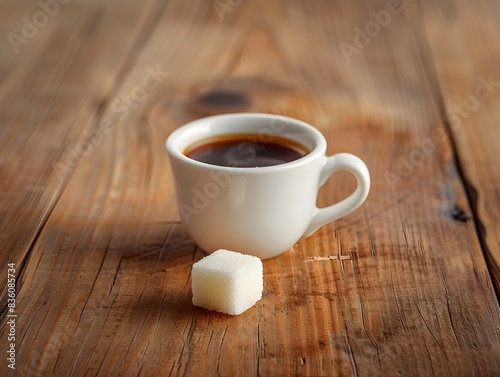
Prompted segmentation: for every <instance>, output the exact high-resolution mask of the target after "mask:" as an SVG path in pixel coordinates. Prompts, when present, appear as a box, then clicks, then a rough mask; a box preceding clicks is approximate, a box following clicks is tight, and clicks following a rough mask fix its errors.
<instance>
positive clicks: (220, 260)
mask: <svg viewBox="0 0 500 377" xmlns="http://www.w3.org/2000/svg"><path fill="white" fill-rule="evenodd" d="M262 273H263V269H262V261H261V260H260V259H259V258H257V257H254V256H251V255H245V254H240V253H236V252H234V251H229V250H224V249H220V250H217V251H215V252H214V253H212V254H210V255H207V256H206V257H204V258H203V259H201V260H199V261H198V262H196V263H195V264H193V268H192V270H191V278H192V289H193V304H194V305H196V306H201V307H203V308H206V309H209V310H217V311H218V312H221V313H227V314H232V315H237V314H241V313H243V312H244V311H245V310H247V309H249V308H251V307H252V306H253V305H254V304H255V303H256V302H257V301H259V300H260V298H261V297H262V290H263V279H262Z"/></svg>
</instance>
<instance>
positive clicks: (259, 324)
mask: <svg viewBox="0 0 500 377" xmlns="http://www.w3.org/2000/svg"><path fill="white" fill-rule="evenodd" d="M232 4H233V5H231V7H230V8H224V9H226V10H225V12H223V14H222V16H221V13H220V12H221V10H220V9H218V8H215V7H214V4H213V3H211V2H197V3H196V4H195V2H182V1H180V0H179V1H174V0H171V1H169V2H168V3H166V2H163V1H149V2H146V3H137V2H117V1H108V2H105V3H102V2H97V1H95V2H83V1H74V2H71V3H69V4H67V5H65V6H64V7H61V9H60V10H59V13H58V14H56V15H55V16H54V17H53V18H51V20H50V22H49V23H48V24H47V26H46V27H44V28H43V29H41V30H40V31H39V32H38V34H37V35H36V36H35V37H34V38H33V39H32V40H30V41H29V43H27V44H26V45H23V46H22V50H21V51H20V52H19V54H15V53H14V52H13V51H12V48H11V46H10V45H9V43H8V41H7V42H5V41H6V39H5V40H4V44H2V45H1V47H0V48H1V53H2V65H1V66H0V77H1V78H2V83H3V85H2V86H0V96H1V98H2V102H0V103H1V105H0V117H1V118H0V119H1V128H0V174H1V175H0V177H1V181H0V189H1V190H2V191H1V192H2V194H1V196H0V213H1V214H2V215H3V216H2V217H1V218H0V232H1V234H0V250H1V258H0V259H1V262H2V269H6V266H7V263H9V262H14V263H16V266H17V273H18V276H19V277H18V282H17V285H18V286H17V288H18V290H17V313H18V319H17V327H16V330H17V334H16V344H17V356H16V364H17V365H16V367H17V370H16V371H10V370H8V369H7V366H6V365H5V363H4V364H2V368H5V369H3V370H5V373H6V375H12V376H13V375H17V374H18V375H28V376H45V375H54V376H66V375H75V376H80V375H90V376H93V375H100V376H107V375H116V376H123V375H126V376H129V375H130V376H135V375H144V376H151V375H172V376H177V375H179V376H180V375H186V376H197V375H200V376H211V375H213V376H215V375H222V376H235V375H243V376H246V375H267V376H288V375H304V376H306V375H307V376H349V375H353V376H399V375H402V376H412V375H419V376H429V375H437V376H444V375H453V376H471V375H481V376H483V375H484V376H488V375H496V374H498V372H499V371H500V347H499V344H500V342H499V340H500V336H499V334H500V321H499V320H500V308H499V305H498V299H497V296H496V295H495V291H494V284H493V280H494V281H496V282H497V283H498V275H497V273H498V272H497V271H498V270H497V269H496V268H497V267H498V255H499V253H500V248H499V242H498V237H497V235H498V234H499V232H498V224H497V221H496V220H497V219H498V208H499V206H498V205H496V203H498V195H497V194H498V193H497V192H496V191H495V190H497V189H498V184H496V182H497V181H498V173H497V171H498V169H495V167H496V166H498V158H497V156H496V154H495V153H494V152H495V146H496V145H498V144H497V143H498V138H496V137H495V135H497V134H498V131H497V128H498V127H496V126H495V119H496V118H495V114H496V113H495V104H496V103H498V98H499V97H498V96H499V94H498V93H496V92H493V93H492V95H491V96H490V97H489V98H488V99H487V101H483V102H481V103H480V104H479V105H478V107H477V110H475V111H474V112H473V113H471V114H470V117H468V118H465V117H464V119H463V122H462V123H461V126H460V127H453V124H452V122H451V121H450V115H449V114H448V116H447V115H446V114H447V109H448V108H449V106H450V104H453V103H461V102H462V101H464V100H465V98H466V97H467V96H468V95H470V93H471V91H472V93H473V91H474V88H475V85H476V80H477V76H478V75H482V76H483V77H485V78H487V77H488V75H489V74H490V73H491V74H492V77H493V78H494V79H495V78H499V79H500V73H498V74H497V71H498V68H497V67H496V65H495V61H496V59H495V57H497V56H498V51H497V50H498V49H497V50H494V49H493V51H492V49H488V50H487V49H486V45H484V44H481V43H480V41H483V40H488V41H491V43H492V44H493V43H494V41H496V40H498V29H497V27H496V24H495V23H494V20H495V17H494V15H495V12H497V13H498V6H497V5H495V4H494V3H493V2H490V1H486V0H484V1H482V2H478V3H477V4H478V5H474V6H473V5H468V4H467V3H466V2H465V1H456V2H451V1H441V2H439V3H436V4H434V2H430V1H421V2H417V1H406V2H404V3H403V4H402V5H401V7H400V10H401V11H400V12H397V13H393V14H392V13H390V14H391V18H390V21H389V22H388V24H387V26H383V27H379V29H380V31H379V32H378V33H376V35H375V36H374V37H372V38H370V41H369V43H368V45H367V46H366V47H363V48H361V49H360V51H359V53H355V54H352V55H351V56H350V57H349V59H346V56H345V54H344V53H343V52H342V48H341V47H340V46H341V43H342V42H345V43H349V44H354V43H355V35H356V29H355V28H356V27H359V28H361V29H364V28H365V27H366V25H367V24H368V23H369V22H371V21H373V20H374V16H373V12H378V13H377V14H381V13H380V12H381V11H382V10H387V9H388V3H387V2H385V1H375V2H363V1H359V2H356V3H352V2H307V3H304V2H299V1H287V2H285V1H275V2H269V1H254V2H246V1H242V2H241V3H239V5H236V4H237V2H233V3H232ZM475 4H476V3H475ZM0 7H1V8H2V10H4V9H7V8H8V9H9V12H10V15H9V16H7V14H8V12H7V11H2V12H0V19H1V20H2V23H1V24H0V25H2V35H6V34H7V33H8V32H9V31H11V30H17V29H19V28H20V26H21V21H20V19H21V17H23V16H27V17H31V15H33V14H34V13H35V12H36V11H38V10H39V9H38V8H37V5H36V4H35V5H33V4H32V5H25V4H20V3H17V2H9V3H7V4H3V5H1V6H0ZM398 9H399V8H398ZM493 11H495V12H493ZM370 12H372V13H370ZM384 14H386V13H384ZM481 20H482V21H481ZM3 21H5V22H3ZM481 22H482V23H481ZM471 25H476V28H474V27H472V26H471ZM476 30H479V31H478V32H476ZM488 46H489V47H491V45H488ZM470 50H472V51H475V54H470V53H468V51H470ZM4 57H5V58H4ZM348 60H350V61H348ZM155 72H156V73H155ZM145 83H146V84H145ZM232 111H259V112H271V113H280V114H285V115H289V116H293V117H296V118H299V119H302V120H305V121H307V122H309V123H311V124H313V125H315V126H316V127H318V129H320V130H321V131H322V132H323V134H324V135H325V137H326V138H327V140H328V143H329V150H328V153H330V154H332V153H337V152H341V151H342V152H344V151H345V152H350V153H354V154H356V155H358V156H360V157H361V158H362V159H363V160H365V161H366V162H367V164H368V167H369V169H370V172H371V175H372V180H373V182H372V191H371V193H370V196H369V199H368V201H367V202H366V203H365V204H364V205H363V207H362V208H360V209H359V210H358V211H356V212H355V213H353V214H351V215H349V216H348V217H346V218H344V219H341V220H339V221H337V222H336V223H335V224H333V225H329V226H326V227H324V228H322V229H321V230H319V231H318V232H317V233H315V234H314V235H313V236H312V237H309V238H307V239H302V240H300V242H299V243H297V245H295V246H294V247H293V248H292V249H291V250H290V251H289V252H288V253H286V254H284V255H283V256H280V257H278V258H275V259H272V260H268V261H265V262H264V275H265V276H264V284H265V286H264V297H263V298H262V300H261V301H259V302H258V303H257V305H256V306H255V307H253V308H251V309H250V310H248V311H247V312H245V313H243V314H242V315H240V316H237V317H231V316H227V315H223V314H219V313H216V312H210V311H206V310H204V309H200V308H196V307H194V306H193V305H192V304H191V297H190V269H191V265H192V263H193V262H195V261H197V260H199V259H200V258H202V257H203V255H204V254H203V252H202V251H200V250H199V249H198V248H197V247H196V245H195V244H194V243H193V242H192V241H191V240H190V239H189V237H188V235H187V234H186V232H185V229H184V227H183V226H182V225H181V223H180V222H179V216H178V215H177V209H176V205H175V197H174V192H173V186H172V178H171V175H170V171H169V165H168V159H167V156H166V153H165V151H164V140H165V139H166V137H167V136H168V135H169V134H170V132H171V131H172V130H174V129H175V128H177V127H179V126H180V125H182V124H183V123H185V122H186V121H188V120H191V119H196V118H199V117H201V116H205V115H210V114H216V113H223V112H232ZM79 151H80V152H79ZM82 151H85V153H81V152H82ZM65 167H67V169H66V168H65ZM61 169H62V170H61ZM61 172H63V173H61ZM352 188H353V180H352V178H351V177H349V176H347V175H344V174H339V175H337V176H336V177H333V178H332V179H331V180H329V181H328V182H327V184H326V185H325V186H324V187H323V188H322V189H321V191H320V197H319V199H318V203H319V204H320V205H326V204H328V203H332V202H334V201H336V200H339V199H340V198H342V197H344V196H346V195H348V193H349V192H350V191H351V190H352ZM474 193H477V203H476V202H475V201H474V198H475V196H474V195H473V194H474ZM483 230H484V231H483ZM487 261H488V263H487ZM492 279H493V280H492ZM497 287H498V285H497ZM6 303H7V301H6V286H2V296H1V304H2V306H1V308H2V312H1V316H0V320H1V321H0V326H1V327H0V339H1V341H0V351H1V352H2V354H6V351H7V349H8V348H7V346H8V344H7V342H6V341H5V339H6V338H7V335H6V334H7V332H8V326H7V307H6Z"/></svg>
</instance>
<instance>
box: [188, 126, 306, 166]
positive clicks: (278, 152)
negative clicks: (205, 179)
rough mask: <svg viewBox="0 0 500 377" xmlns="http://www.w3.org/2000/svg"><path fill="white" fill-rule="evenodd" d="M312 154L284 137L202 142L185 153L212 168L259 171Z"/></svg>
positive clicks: (244, 136) (221, 138)
mask: <svg viewBox="0 0 500 377" xmlns="http://www.w3.org/2000/svg"><path fill="white" fill-rule="evenodd" d="M308 152H309V151H308V150H307V148H306V147H305V146H303V145H302V144H300V143H298V142H296V141H294V140H291V139H288V138H284V137H281V136H274V135H258V134H235V135H222V136H217V137H213V138H210V139H206V140H202V141H200V142H198V143H195V144H193V145H191V146H189V147H188V148H187V149H186V151H185V152H184V154H185V155H186V156H187V157H189V158H192V159H193V160H196V161H200V162H204V163H207V164H211V165H218V166H228V167H240V168H255V167H266V166H274V165H280V164H284V163H287V162H291V161H295V160H297V159H299V158H301V157H303V156H305V155H306V154H307V153H308Z"/></svg>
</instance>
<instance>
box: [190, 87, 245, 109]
mask: <svg viewBox="0 0 500 377" xmlns="http://www.w3.org/2000/svg"><path fill="white" fill-rule="evenodd" d="M249 107H250V99H249V97H248V95H247V94H245V93H242V92H238V91H234V90H226V89H214V90H211V91H208V92H206V93H202V94H200V95H199V96H198V97H197V98H196V99H195V100H194V102H193V108H194V110H195V111H196V112H197V113H201V114H203V115H214V114H221V113H229V112H235V111H243V110H246V109H248V108H249Z"/></svg>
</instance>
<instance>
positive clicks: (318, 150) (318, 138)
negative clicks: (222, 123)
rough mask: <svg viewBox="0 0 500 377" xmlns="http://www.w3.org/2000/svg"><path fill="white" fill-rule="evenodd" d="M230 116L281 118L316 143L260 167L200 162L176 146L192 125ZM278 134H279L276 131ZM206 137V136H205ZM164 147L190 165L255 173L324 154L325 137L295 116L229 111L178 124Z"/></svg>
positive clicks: (288, 166) (199, 124) (171, 154)
mask: <svg viewBox="0 0 500 377" xmlns="http://www.w3.org/2000/svg"><path fill="white" fill-rule="evenodd" d="M230 118H235V119H238V118H254V119H258V120H261V121H262V120H265V119H277V120H282V121H286V122H290V123H292V124H294V125H295V126H298V127H301V128H302V129H304V130H306V131H307V132H308V133H309V135H311V136H312V137H313V139H314V142H315V144H316V145H314V147H313V148H312V149H311V151H310V152H309V153H307V154H306V155H304V156H302V157H300V158H298V159H296V160H293V161H290V162H285V163H283V164H279V165H272V166H262V167H232V166H220V165H213V164H208V163H206V162H201V161H197V160H194V159H192V158H189V157H188V156H186V155H185V154H184V153H183V151H182V150H180V148H178V144H179V142H180V141H181V140H182V138H183V137H187V136H185V134H186V133H187V132H189V131H192V129H193V128H194V127H200V128H201V127H204V126H205V125H206V123H207V122H212V123H213V122H216V121H218V120H222V119H224V120H227V119H230ZM278 134H280V133H279V132H278ZM205 137H206V136H205ZM286 137H290V136H289V135H286ZM202 139H203V138H201V137H200V138H198V140H202ZM194 142H196V140H194V141H191V144H192V143H194ZM165 147H166V150H167V153H168V154H169V155H170V158H171V159H172V158H176V159H177V160H180V161H182V162H184V163H186V164H189V165H192V166H197V167H200V168H204V169H210V170H216V171H227V172H236V171H238V172H242V171H243V172H246V173H250V174H252V173H256V172H261V173H262V172H265V171H266V172H268V171H275V170H283V169H289V168H294V167H298V166H300V165H303V164H306V163H308V162H309V161H310V160H312V159H315V158H317V157H318V155H323V156H324V155H325V152H326V139H325V137H324V136H323V134H322V133H321V132H320V131H319V130H318V129H317V128H315V127H313V126H312V125H310V124H308V123H306V122H304V121H301V120H299V119H296V118H292V117H289V116H285V115H279V114H271V113H252V112H244V113H229V114H217V115H211V116H208V117H203V118H198V119H195V120H192V121H190V122H188V123H185V124H184V125H182V126H180V127H179V128H177V129H175V130H174V131H173V132H172V133H171V134H170V135H169V136H168V137H167V140H166V141H165Z"/></svg>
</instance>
